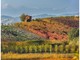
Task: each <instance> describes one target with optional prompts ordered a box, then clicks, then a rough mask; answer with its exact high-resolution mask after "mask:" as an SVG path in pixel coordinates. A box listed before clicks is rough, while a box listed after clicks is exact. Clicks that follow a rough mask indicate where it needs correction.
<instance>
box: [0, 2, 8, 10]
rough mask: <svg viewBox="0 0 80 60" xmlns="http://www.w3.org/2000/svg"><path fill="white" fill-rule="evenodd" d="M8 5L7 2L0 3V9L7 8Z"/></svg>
mask: <svg viewBox="0 0 80 60" xmlns="http://www.w3.org/2000/svg"><path fill="white" fill-rule="evenodd" d="M8 6H9V4H7V3H2V4H1V8H2V9H6V8H8Z"/></svg>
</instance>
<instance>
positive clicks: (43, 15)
mask: <svg viewBox="0 0 80 60" xmlns="http://www.w3.org/2000/svg"><path fill="white" fill-rule="evenodd" d="M53 16H54V15H49V14H39V15H34V16H32V17H33V19H35V18H46V17H53Z"/></svg>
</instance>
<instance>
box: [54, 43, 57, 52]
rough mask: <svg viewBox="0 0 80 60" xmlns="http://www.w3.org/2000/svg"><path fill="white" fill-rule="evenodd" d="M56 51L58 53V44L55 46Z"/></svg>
mask: <svg viewBox="0 0 80 60" xmlns="http://www.w3.org/2000/svg"><path fill="white" fill-rule="evenodd" d="M54 52H56V53H57V52H58V45H55V46H54Z"/></svg>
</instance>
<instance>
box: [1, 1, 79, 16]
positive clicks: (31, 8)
mask: <svg viewBox="0 0 80 60" xmlns="http://www.w3.org/2000/svg"><path fill="white" fill-rule="evenodd" d="M78 5H79V1H78V0H2V1H1V13H2V15H9V16H19V15H21V14H22V13H25V14H30V15H38V14H50V15H51V14H52V15H64V14H67V15H68V14H73V15H76V14H78V10H79V8H78V7H79V6H78Z"/></svg>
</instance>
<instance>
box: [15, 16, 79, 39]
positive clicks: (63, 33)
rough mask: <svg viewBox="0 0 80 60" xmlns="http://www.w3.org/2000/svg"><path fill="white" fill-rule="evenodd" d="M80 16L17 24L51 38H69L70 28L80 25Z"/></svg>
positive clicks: (43, 19)
mask: <svg viewBox="0 0 80 60" xmlns="http://www.w3.org/2000/svg"><path fill="white" fill-rule="evenodd" d="M78 18H79V17H75V16H66V17H54V18H53V17H51V18H42V19H35V20H33V21H31V22H21V23H16V24H15V25H16V27H19V28H22V29H24V30H28V31H30V32H32V33H35V34H37V35H39V36H41V37H44V38H47V39H50V40H67V39H68V32H69V31H70V29H72V28H78V27H79V25H78V24H79V20H78Z"/></svg>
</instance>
